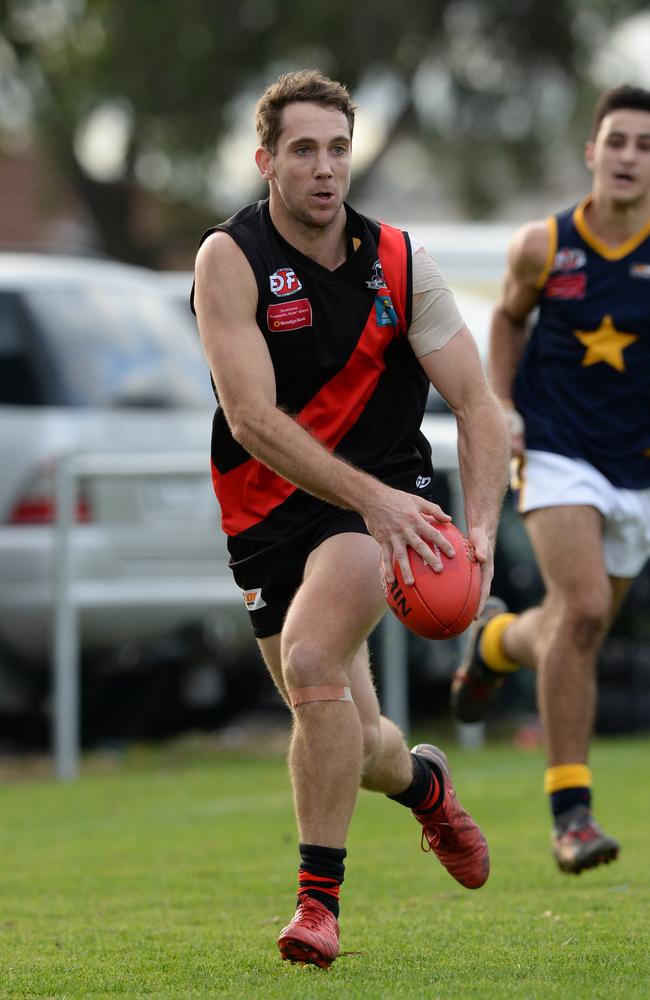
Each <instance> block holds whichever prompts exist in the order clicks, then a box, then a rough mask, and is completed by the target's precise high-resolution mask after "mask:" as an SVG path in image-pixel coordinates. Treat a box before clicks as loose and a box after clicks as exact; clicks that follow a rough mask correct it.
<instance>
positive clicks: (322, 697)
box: [289, 684, 352, 708]
mask: <svg viewBox="0 0 650 1000" xmlns="http://www.w3.org/2000/svg"><path fill="white" fill-rule="evenodd" d="M289 701H290V702H291V707H292V708H295V707H296V705H304V704H305V703H306V702H308V701H352V692H351V691H350V688H349V687H338V686H337V685H333V684H331V685H323V686H322V687H306V688H295V689H294V690H293V691H289Z"/></svg>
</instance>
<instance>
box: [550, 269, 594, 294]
mask: <svg viewBox="0 0 650 1000" xmlns="http://www.w3.org/2000/svg"><path fill="white" fill-rule="evenodd" d="M544 291H545V292H546V297H547V298H549V299H584V297H585V293H586V291H587V275H586V274H585V272H584V271H582V272H580V273H579V274H558V275H556V276H555V277H554V278H549V280H548V281H547V282H546V288H545V289H544Z"/></svg>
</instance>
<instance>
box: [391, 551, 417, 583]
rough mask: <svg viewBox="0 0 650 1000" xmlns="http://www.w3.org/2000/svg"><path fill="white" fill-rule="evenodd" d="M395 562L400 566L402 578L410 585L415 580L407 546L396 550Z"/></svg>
mask: <svg viewBox="0 0 650 1000" xmlns="http://www.w3.org/2000/svg"><path fill="white" fill-rule="evenodd" d="M394 553H395V562H396V563H397V565H398V566H399V568H400V571H401V574H402V580H403V581H404V583H405V584H406V585H407V586H408V587H410V586H411V585H412V584H413V583H414V582H415V581H414V580H413V572H412V570H411V564H410V562H409V557H408V553H407V551H406V549H405V548H403V547H402V548H399V549H395V550H394Z"/></svg>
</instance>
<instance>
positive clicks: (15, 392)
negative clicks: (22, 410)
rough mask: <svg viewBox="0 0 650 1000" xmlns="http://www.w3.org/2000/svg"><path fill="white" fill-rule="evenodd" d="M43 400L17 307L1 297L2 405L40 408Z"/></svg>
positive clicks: (0, 379)
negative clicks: (38, 406)
mask: <svg viewBox="0 0 650 1000" xmlns="http://www.w3.org/2000/svg"><path fill="white" fill-rule="evenodd" d="M41 397H42V393H41V386H40V383H39V379H38V376H37V374H36V372H35V371H34V366H33V363H32V358H31V356H30V352H29V340H28V339H27V338H26V337H24V336H23V323H22V318H21V316H20V311H19V309H18V304H17V302H16V300H15V299H14V298H12V297H11V296H10V295H0V405H4V406H37V405H38V404H39V403H42V402H43V400H42V398H41Z"/></svg>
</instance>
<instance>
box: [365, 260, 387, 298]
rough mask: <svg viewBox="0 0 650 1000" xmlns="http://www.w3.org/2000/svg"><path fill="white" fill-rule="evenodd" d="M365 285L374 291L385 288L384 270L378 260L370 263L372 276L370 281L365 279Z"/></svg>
mask: <svg viewBox="0 0 650 1000" xmlns="http://www.w3.org/2000/svg"><path fill="white" fill-rule="evenodd" d="M366 285H367V286H368V288H373V289H374V290H375V291H379V289H380V288H386V279H385V278H384V271H383V269H382V266H381V261H380V260H376V261H375V263H374V264H373V265H372V277H371V278H370V281H366Z"/></svg>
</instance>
